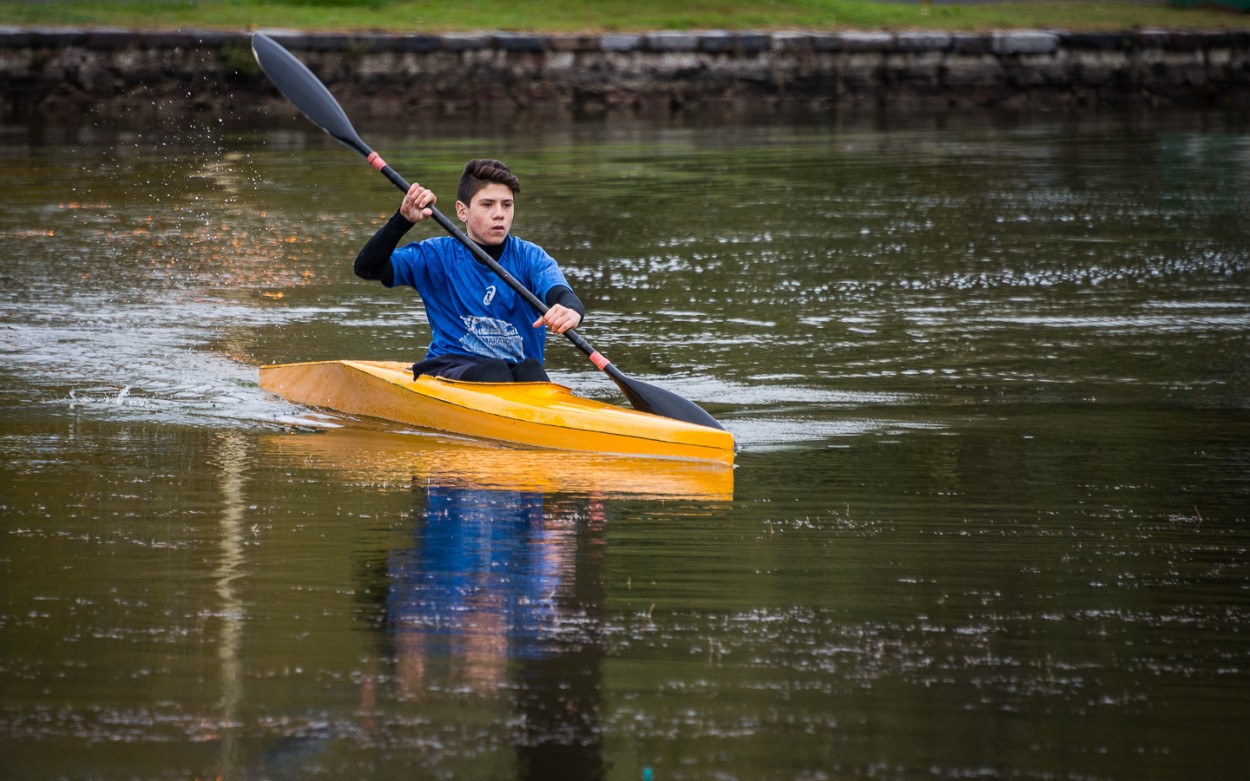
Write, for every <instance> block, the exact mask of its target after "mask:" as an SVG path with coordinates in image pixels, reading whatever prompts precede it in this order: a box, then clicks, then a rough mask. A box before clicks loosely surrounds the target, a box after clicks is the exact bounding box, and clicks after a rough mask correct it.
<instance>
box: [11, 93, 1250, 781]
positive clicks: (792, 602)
mask: <svg viewBox="0 0 1250 781" xmlns="http://www.w3.org/2000/svg"><path fill="white" fill-rule="evenodd" d="M357 128H358V129H359V130H360V131H361V133H362V135H364V136H365V138H366V140H367V141H369V142H370V143H371V144H372V145H373V146H374V147H376V148H377V149H378V150H379V151H380V152H381V153H382V154H383V155H385V156H386V157H387V159H388V160H389V161H390V162H391V163H392V164H393V165H394V166H395V167H396V168H397V169H398V170H400V171H401V172H403V173H405V174H406V175H407V176H408V177H409V178H410V179H416V180H419V181H421V182H422V183H425V184H428V185H430V186H433V187H434V188H436V189H437V190H439V191H440V192H442V193H443V204H442V205H444V206H446V207H448V208H447V211H448V212H451V211H452V210H451V209H450V208H449V207H450V204H451V202H452V200H453V196H452V192H453V189H454V182H455V177H456V175H457V173H458V171H459V169H460V167H461V166H462V165H463V162H464V161H465V160H466V159H467V158H469V157H472V156H480V155H489V156H495V157H500V158H503V159H504V160H506V161H508V162H509V163H510V164H511V165H512V166H513V168H514V169H515V170H516V171H517V172H518V173H519V174H520V176H521V178H522V182H523V185H524V189H523V192H522V195H521V199H520V202H519V217H518V220H517V224H516V228H515V233H516V234H517V235H520V236H523V237H525V238H529V239H532V240H535V241H538V242H539V243H541V244H543V245H544V246H546V247H547V248H548V249H549V250H550V251H551V252H552V254H553V255H555V256H556V257H557V258H559V259H560V260H561V262H562V263H563V265H564V266H565V269H566V271H567V273H568V275H569V277H570V279H571V281H572V282H573V284H574V286H575V287H576V288H577V289H578V292H579V293H580V295H581V298H582V299H583V300H584V301H585V302H586V303H587V304H588V306H589V307H590V309H591V315H590V318H589V319H588V321H587V322H586V324H585V327H583V328H582V329H581V332H582V334H583V335H584V336H585V337H586V338H587V339H588V340H590V342H591V343H592V344H593V345H595V346H596V347H597V348H599V349H600V350H602V351H604V352H605V353H606V354H608V355H609V356H611V357H612V359H613V360H614V361H615V362H616V364H617V365H618V366H620V367H621V368H622V369H623V370H624V371H625V372H626V373H627V374H629V375H631V376H633V377H637V378H639V379H642V380H646V381H648V382H652V383H654V384H658V385H661V386H664V387H668V388H670V389H672V390H674V391H677V392H678V393H680V394H682V395H684V396H686V397H688V398H691V399H694V400H696V401H698V402H700V403H701V404H704V405H705V406H706V407H707V408H708V409H709V410H710V411H711V412H712V413H713V414H715V415H716V416H717V417H718V418H719V419H720V420H722V421H723V422H724V424H725V425H726V427H727V428H729V429H730V430H731V431H732V432H733V433H734V434H735V436H736V437H737V439H738V442H739V444H740V447H741V451H740V453H739V455H738V460H737V468H736V469H735V470H733V471H732V472H730V471H726V470H718V469H712V468H707V467H702V466H698V465H688V464H675V463H663V462H661V463H653V462H646V461H631V460H623V459H614V458H610V457H590V456H584V455H570V454H559V453H551V452H532V451H523V450H512V449H504V448H498V447H491V446H489V445H486V444H481V443H472V442H465V441H457V440H452V439H448V438H444V437H440V436H437V435H433V434H431V433H429V432H421V431H412V430H405V429H403V428H402V427H398V426H393V425H388V424H383V423H378V422H371V421H367V420H348V419H344V418H341V417H336V416H335V415H333V414H331V413H326V412H324V411H318V410H309V409H303V408H300V407H298V406H295V405H292V404H289V403H286V402H284V401H281V400H279V399H276V398H274V397H271V396H269V395H267V394H265V393H264V392H262V391H261V390H260V389H259V388H258V386H257V367H258V366H259V365H261V364H263V363H271V362H285V361H302V360H313V359H329V358H380V359H395V360H410V359H413V360H415V359H416V358H418V357H420V355H421V353H422V352H423V350H424V346H425V344H426V341H427V339H428V331H427V328H426V325H425V322H424V318H423V315H422V312H421V310H420V307H419V306H418V305H417V303H416V300H415V295H414V294H411V292H409V293H407V294H405V293H403V292H400V291H387V290H385V289H383V288H381V287H380V286H378V285H376V284H374V283H366V282H363V281H360V280H357V279H356V278H354V277H353V275H352V272H351V260H352V258H353V257H354V255H355V253H356V251H357V249H358V248H359V247H360V246H361V244H362V243H363V242H364V241H365V239H367V238H368V236H369V235H371V233H372V231H373V229H374V226H376V225H377V224H379V222H380V221H381V220H382V219H384V217H385V215H387V214H389V213H390V212H391V211H393V209H394V208H395V207H396V205H397V203H398V192H397V191H394V190H393V189H391V188H390V185H388V184H387V183H386V182H385V180H383V179H382V178H381V177H379V176H377V175H376V174H375V173H374V172H373V171H372V170H370V169H369V168H368V166H366V165H364V164H363V161H361V160H360V159H359V158H358V157H357V156H356V155H354V154H353V153H351V152H349V151H347V150H345V149H343V148H341V147H339V146H337V145H336V144H335V143H334V142H333V141H331V140H329V139H328V138H327V137H325V136H324V135H322V134H320V133H319V132H317V131H316V130H315V129H313V128H312V127H311V125H308V124H307V123H306V122H304V121H303V120H301V119H298V118H296V117H295V116H294V115H286V114H283V115H279V116H270V117H263V118H259V119H255V120H236V119H230V120H223V119H219V118H217V117H215V116H213V115H210V114H193V115H176V116H152V117H133V118H130V119H122V120H104V119H93V118H92V117H91V116H86V117H84V118H83V119H82V121H81V122H80V123H77V124H75V123H72V122H71V123H66V122H65V121H64V120H58V121H56V122H53V121H51V120H48V121H46V122H45V121H38V120H32V121H29V122H9V123H8V124H4V125H0V159H2V161H3V170H4V180H5V182H4V199H3V205H2V206H0V287H2V289H3V295H2V297H0V381H2V384H0V491H3V493H2V494H0V520H2V523H3V527H2V529H0V579H2V580H0V755H2V756H3V766H4V768H3V770H0V776H3V777H5V778H14V779H19V778H20V779H53V778H101V779H105V778H107V779H114V778H135V779H191V778H224V779H306V778H311V777H320V778H396V777H401V776H403V777H407V778H496V779H502V778H517V779H597V778H602V779H626V780H630V781H635V780H643V779H645V780H647V781H651V780H654V781H663V780H667V779H744V780H747V779H851V778H885V779H965V778H1019V779H1143V778H1151V779H1198V778H1201V779H1216V778H1234V777H1241V775H1240V774H1242V773H1244V772H1245V767H1246V766H1247V764H1248V763H1250V750H1248V749H1247V748H1246V744H1245V740H1244V735H1245V732H1246V730H1247V728H1250V705H1248V703H1250V230H1247V217H1246V215H1247V214H1250V121H1248V120H1247V119H1246V118H1245V117H1244V116H1243V117H1238V116H1237V115H1235V114H1232V113H1228V114H1223V113H1214V114H1195V113H1189V114H1138V115H1131V116H1130V115H1118V114H1116V115H1111V114H1097V113H1092V114H1091V113H1087V114H1083V115H1081V116H1069V115H1063V114H1046V115H1039V116H1033V117H1012V116H1003V115H992V114H991V115H975V116H970V115H947V116H939V117H932V116H923V117H912V118H910V119H908V118H886V119H882V118H872V119H863V120H860V119H854V118H845V117H806V118H803V119H801V120H791V121H787V122H784V123H782V122H775V123H773V122H767V121H762V122H746V121H740V122H703V123H692V122H686V121H677V120H674V121H665V122H642V121H634V120H623V121H616V120H613V121H590V120H587V121H584V122H565V123H555V124H551V123H547V122H542V121H539V120H538V119H534V120H529V121H524V120H523V121H520V122H512V123H508V124H507V125H506V126H501V127H496V126H492V125H491V124H490V123H488V122H486V121H478V122H475V121H472V120H443V121H439V122H436V123H429V124H423V125H419V126H418V125H414V126H411V127H400V126H397V125H395V124H388V123H383V122H369V121H365V120H361V119H360V118H357ZM548 355H549V364H550V369H551V371H552V374H553V376H554V377H555V379H556V380H557V381H559V382H562V383H564V384H567V385H570V386H572V387H573V388H574V389H576V390H577V391H578V392H579V393H582V394H584V395H588V396H592V397H595V398H601V399H607V400H616V399H617V398H618V397H617V392H616V389H615V386H613V385H612V384H611V383H610V382H608V381H606V380H605V379H602V378H601V377H600V376H599V375H598V373H597V372H596V371H595V369H594V367H593V366H592V365H591V364H589V363H588V362H587V361H586V360H585V359H584V357H583V356H582V355H581V353H579V352H577V351H576V350H575V349H573V348H572V347H571V346H569V345H567V344H565V343H563V341H562V340H560V341H554V340H553V341H552V342H551V344H550V346H549V348H548Z"/></svg>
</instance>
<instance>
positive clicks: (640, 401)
mask: <svg viewBox="0 0 1250 781" xmlns="http://www.w3.org/2000/svg"><path fill="white" fill-rule="evenodd" d="M604 372H605V373H606V374H607V375H608V376H609V377H611V378H612V379H613V380H614V381H615V382H616V385H617V387H618V388H620V389H621V392H622V393H624V394H625V398H627V399H629V403H630V404H631V405H633V407H634V409H636V410H640V411H642V412H650V413H651V414H652V415H661V416H663V417H666V418H672V419H673V420H680V421H684V422H686V423H694V424H695V425H699V426H708V427H710V428H719V429H722V430H723V429H724V426H722V425H721V424H719V423H717V422H716V418H714V417H712V416H711V415H709V414H707V411H706V410H704V409H703V408H702V407H700V406H699V405H698V404H695V403H694V402H693V401H690V400H689V399H683V398H682V397H681V396H678V395H677V394H676V393H673V392H672V391H666V390H664V389H663V388H657V387H656V386H654V385H650V384H648V383H645V382H640V381H638V380H635V379H631V378H629V377H626V376H625V375H624V374H622V373H621V371H620V369H617V368H616V366H614V365H613V364H608V365H607V366H606V367H605V368H604Z"/></svg>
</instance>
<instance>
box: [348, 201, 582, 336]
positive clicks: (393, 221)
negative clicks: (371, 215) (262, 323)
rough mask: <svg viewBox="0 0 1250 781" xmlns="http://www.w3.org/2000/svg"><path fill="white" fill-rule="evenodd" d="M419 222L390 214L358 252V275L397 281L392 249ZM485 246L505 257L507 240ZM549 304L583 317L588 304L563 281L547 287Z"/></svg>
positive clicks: (391, 282) (388, 283)
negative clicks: (563, 307) (392, 264)
mask: <svg viewBox="0 0 1250 781" xmlns="http://www.w3.org/2000/svg"><path fill="white" fill-rule="evenodd" d="M415 224H416V223H414V222H412V221H411V220H409V219H408V218H407V217H405V216H404V215H402V214H400V213H399V212H395V213H394V214H393V215H391V218H390V219H389V220H387V221H386V224H385V225H383V226H382V227H381V228H379V229H378V232H377V233H375V234H373V238H371V239H369V241H368V242H367V243H366V244H365V246H364V247H363V248H362V249H361V250H360V252H359V254H357V255H356V261H355V263H353V264H352V267H353V269H354V270H355V272H356V276H358V277H360V278H361V279H372V280H377V281H379V282H381V283H382V284H383V285H386V286H387V287H391V286H392V285H394V284H395V270H394V268H392V266H391V253H392V252H394V251H395V248H396V247H398V246H399V242H400V241H402V240H403V238H404V234H406V233H407V232H408V231H410V230H412V226H413V225H415ZM478 246H479V247H482V249H483V250H485V252H486V254H488V255H490V256H491V257H492V258H494V259H495V260H499V259H500V258H501V257H503V251H504V247H506V246H507V242H501V243H499V244H496V245H494V246H491V247H487V246H482V245H480V244H479V245H478ZM543 298H544V299H545V303H546V304H547V306H549V307H550V306H555V305H556V304H560V305H562V306H565V307H568V308H569V309H572V310H573V311H574V312H577V314H579V315H581V318H582V321H583V322H584V321H585V319H586V307H585V305H583V304H582V302H581V299H579V298H578V297H577V294H576V293H574V292H573V291H572V289H570V288H568V287H566V286H564V285H556V286H555V287H553V288H551V289H550V290H548V291H547V295H545V296H544V297H543Z"/></svg>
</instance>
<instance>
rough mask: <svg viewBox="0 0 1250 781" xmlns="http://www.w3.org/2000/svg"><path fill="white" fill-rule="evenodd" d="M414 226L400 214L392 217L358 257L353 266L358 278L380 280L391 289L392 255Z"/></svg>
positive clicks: (393, 277) (393, 274)
mask: <svg viewBox="0 0 1250 781" xmlns="http://www.w3.org/2000/svg"><path fill="white" fill-rule="evenodd" d="M413 225H414V223H413V222H412V221H411V220H409V219H408V218H406V217H404V216H403V215H402V214H400V213H399V212H395V214H393V215H391V218H390V219H389V220H387V221H386V224H385V225H383V226H382V227H381V228H379V229H378V232H377V233H375V234H373V238H371V239H369V243H368V244H365V246H364V249H362V250H360V254H358V255H357V256H356V262H355V263H354V264H353V268H354V269H355V271H356V276H358V277H360V278H362V279H376V280H380V281H381V282H382V284H384V285H386V286H387V287H390V286H391V284H392V283H393V282H394V279H395V272H394V270H393V269H392V268H391V253H392V252H394V251H395V248H396V247H398V246H399V242H400V241H401V240H402V239H403V238H404V234H405V233H407V232H408V231H409V230H411V229H412V226H413Z"/></svg>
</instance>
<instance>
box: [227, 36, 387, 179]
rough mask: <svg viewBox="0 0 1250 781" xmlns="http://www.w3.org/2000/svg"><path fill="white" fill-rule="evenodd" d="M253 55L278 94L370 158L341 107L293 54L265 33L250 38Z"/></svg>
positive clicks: (318, 124) (324, 128) (331, 133)
mask: <svg viewBox="0 0 1250 781" xmlns="http://www.w3.org/2000/svg"><path fill="white" fill-rule="evenodd" d="M252 54H254V55H255V56H256V62H258V63H260V69H261V70H263V71H264V72H265V75H266V76H268V77H269V80H270V81H272V82H273V85H274V86H275V87H277V88H278V91H279V92H281V93H282V94H283V95H285V96H286V99H287V100H289V101H291V102H292V103H294V104H295V107H296V108H297V109H299V110H300V111H301V112H303V114H304V116H306V117H308V118H309V119H311V120H312V122H313V124H314V125H316V126H317V127H319V128H321V129H322V130H324V131H326V132H327V133H329V134H330V135H331V136H333V137H334V138H336V139H338V140H339V141H341V142H343V143H344V144H346V145H347V146H349V147H351V148H352V149H355V150H356V151H357V152H359V153H360V154H362V155H364V156H365V157H368V156H369V153H370V152H372V151H373V150H372V149H370V148H369V147H368V146H367V145H366V144H365V142H364V141H362V140H361V139H360V136H359V135H358V134H357V133H356V129H355V128H353V127H352V123H351V120H349V119H348V118H347V114H345V113H344V112H343V107H342V106H340V105H339V102H338V101H337V100H335V99H334V96H333V95H331V94H330V90H328V89H326V85H324V84H322V83H321V80H320V79H318V78H317V77H316V75H314V74H313V72H312V71H310V70H308V68H307V67H306V66H305V65H304V63H302V62H300V61H299V60H297V59H295V55H293V54H291V53H290V52H289V51H287V50H286V49H284V48H283V47H282V45H281V44H279V43H278V42H277V41H275V40H274V39H272V38H270V37H269V36H268V35H265V34H264V33H254V34H253V35H252Z"/></svg>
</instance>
